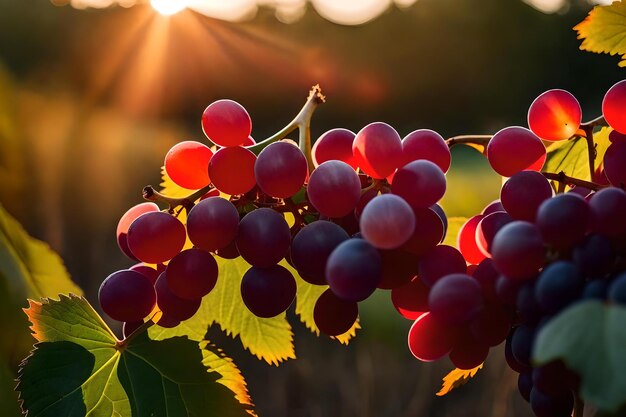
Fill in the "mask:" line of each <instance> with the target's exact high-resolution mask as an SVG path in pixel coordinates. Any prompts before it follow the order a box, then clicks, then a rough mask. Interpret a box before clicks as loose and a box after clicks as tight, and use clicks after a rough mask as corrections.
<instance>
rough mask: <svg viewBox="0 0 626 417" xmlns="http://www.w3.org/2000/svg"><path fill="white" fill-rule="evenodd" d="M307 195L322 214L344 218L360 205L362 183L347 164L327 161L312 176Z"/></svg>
mask: <svg viewBox="0 0 626 417" xmlns="http://www.w3.org/2000/svg"><path fill="white" fill-rule="evenodd" d="M307 195H308V197H309V201H310V202H311V204H312V205H313V207H315V208H316V209H317V211H319V212H320V213H321V214H323V215H325V216H328V217H332V218H337V217H343V216H346V215H347V214H349V213H350V212H351V211H353V210H354V209H355V207H356V206H357V204H358V203H359V199H360V198H361V181H360V180H359V176H358V175H357V173H356V171H354V169H353V168H352V167H350V166H349V165H348V164H346V163H345V162H342V161H326V162H324V163H322V164H321V165H320V166H318V167H317V168H315V170H314V171H313V173H312V174H311V177H310V178H309V184H308V186H307Z"/></svg>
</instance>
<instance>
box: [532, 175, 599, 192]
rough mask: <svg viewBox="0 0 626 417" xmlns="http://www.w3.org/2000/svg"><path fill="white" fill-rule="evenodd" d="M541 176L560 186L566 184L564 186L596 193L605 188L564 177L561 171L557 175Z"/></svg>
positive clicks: (593, 183)
mask: <svg viewBox="0 0 626 417" xmlns="http://www.w3.org/2000/svg"><path fill="white" fill-rule="evenodd" d="M542 174H543V176H544V177H546V178H547V179H549V180H554V181H558V182H560V183H561V184H566V185H576V186H579V187H585V188H589V189H590V190H593V191H598V190H599V189H601V188H605V187H606V186H605V185H600V184H596V183H595V182H590V181H585V180H580V179H578V178H574V177H570V176H568V175H565V172H563V171H561V172H559V173H554V172H542Z"/></svg>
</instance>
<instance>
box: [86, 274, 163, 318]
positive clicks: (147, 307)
mask: <svg viewBox="0 0 626 417" xmlns="http://www.w3.org/2000/svg"><path fill="white" fill-rule="evenodd" d="M98 299H99V300H100V307H102V310H104V312H105V313H106V314H107V315H108V316H109V317H111V318H112V319H114V320H117V321H139V320H143V319H144V317H147V316H148V315H149V314H150V313H151V312H152V309H153V308H154V304H155V302H156V295H155V293H154V287H153V286H152V282H151V281H150V278H148V277H146V276H145V275H143V274H140V273H139V272H136V271H131V270H128V269H124V270H122V271H117V272H114V273H112V274H111V275H109V276H108V277H107V278H106V279H105V280H104V281H103V282H102V285H101V286H100V290H99V291H98Z"/></svg>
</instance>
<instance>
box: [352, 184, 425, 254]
mask: <svg viewBox="0 0 626 417" xmlns="http://www.w3.org/2000/svg"><path fill="white" fill-rule="evenodd" d="M359 226H360V228H361V234H362V235H363V238H364V239H365V240H367V241H368V242H369V243H371V244H372V245H374V246H375V247H376V248H378V249H396V248H399V247H400V246H402V245H403V244H404V243H406V242H407V241H408V240H409V238H410V237H411V236H412V235H413V231H414V230H415V215H414V214H413V209H411V206H409V205H408V204H407V202H406V201H404V200H403V199H402V198H401V197H398V196H397V195H394V194H382V195H379V196H377V197H375V198H373V199H372V200H371V201H370V202H369V203H367V205H366V206H365V208H364V209H363V213H362V214H361V218H360V219H359Z"/></svg>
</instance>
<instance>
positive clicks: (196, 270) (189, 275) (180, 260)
mask: <svg viewBox="0 0 626 417" xmlns="http://www.w3.org/2000/svg"><path fill="white" fill-rule="evenodd" d="M165 271H166V273H167V274H166V276H167V285H168V287H169V288H170V290H171V291H172V293H174V295H176V296H177V297H180V298H184V299H187V300H196V299H198V298H202V297H204V296H205V295H207V294H208V293H209V292H211V290H212V289H213V287H215V284H216V283H217V275H218V268H217V262H215V259H214V258H213V255H211V254H210V253H209V252H206V251H203V250H202V249H196V248H192V249H187V250H184V251H182V252H181V253H179V254H178V255H176V256H174V258H172V260H171V261H170V263H169V264H168V265H167V268H166V269H165Z"/></svg>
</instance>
